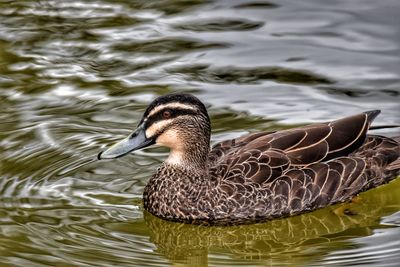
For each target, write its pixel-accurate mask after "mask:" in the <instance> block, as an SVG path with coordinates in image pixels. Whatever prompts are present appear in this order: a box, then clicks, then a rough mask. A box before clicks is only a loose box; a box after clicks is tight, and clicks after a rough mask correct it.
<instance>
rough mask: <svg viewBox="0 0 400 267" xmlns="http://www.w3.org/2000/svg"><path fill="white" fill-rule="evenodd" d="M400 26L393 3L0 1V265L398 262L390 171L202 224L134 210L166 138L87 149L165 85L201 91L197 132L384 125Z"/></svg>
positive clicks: (397, 100)
mask: <svg viewBox="0 0 400 267" xmlns="http://www.w3.org/2000/svg"><path fill="white" fill-rule="evenodd" d="M399 25H400V1H398V0H381V1H374V0H334V1H317V0H302V1H289V0H287V1H284V0H279V1H278V0H277V1H261V0H260V1H258V0H257V1H256V0H255V1H236V0H235V1H231V0H229V1H228V0H226V1H200V0H182V1H173V0H169V1H147V0H140V1H131V0H118V1H107V0H97V1H86V0H85V1H83V0H71V1H61V0H59V1H57V0H54V1H51V0H48V1H32V0H21V1H5V0H1V1H0V105H1V109H0V195H1V198H0V266H24V267H26V266H63V267H64V266H169V265H174V266H207V265H209V266H238V265H246V266H348V265H359V266H398V263H399V262H400V179H397V180H396V181H394V182H392V183H390V184H388V185H385V186H382V187H380V188H378V189H374V190H371V191H369V192H367V193H364V194H362V195H361V196H360V198H359V200H358V201H357V202H356V203H351V204H346V205H344V206H334V207H329V208H325V209H321V210H318V211H316V212H312V213H308V214H304V215H301V216H296V217H292V218H288V219H281V220H275V221H271V222H267V223H263V224H256V225H247V226H235V227H202V226H192V225H183V224H178V223H171V222H166V221H163V220H160V219H157V218H155V217H153V216H151V215H149V214H148V213H146V212H144V211H143V208H142V200H141V196H142V191H143V187H144V186H145V184H146V181H147V180H148V179H149V177H150V176H151V174H152V172H153V171H154V170H155V168H156V167H157V166H158V165H159V164H160V162H162V161H163V159H164V158H165V156H166V155H167V151H166V150H165V149H162V148H149V149H146V150H143V151H139V152H137V153H134V154H132V155H129V156H127V157H124V158H121V159H118V160H113V161H97V160H96V159H95V157H96V155H97V153H98V152H99V151H100V150H102V149H104V147H105V146H107V145H109V144H111V143H113V142H115V141H116V140H119V139H121V138H122V137H124V136H125V135H126V134H128V133H129V132H130V131H131V130H132V129H133V128H134V126H135V125H136V124H137V122H138V121H139V120H140V118H141V115H142V112H143V111H144V109H145V108H146V106H147V105H148V103H149V102H150V101H151V100H152V99H154V98H155V97H157V96H159V95H163V94H165V93H169V92H173V91H185V92H190V93H193V94H195V95H196V96H198V97H199V98H200V99H201V100H202V101H204V103H206V105H207V107H208V109H209V113H210V116H211V119H212V126H213V137H212V142H217V141H219V140H223V139H227V138H232V137H236V136H240V135H242V134H245V133H249V132H255V131H260V130H275V129H285V128H289V127H293V126H296V125H302V124H306V123H310V122H316V121H325V120H332V119H335V118H339V117H342V116H346V115H350V114H354V113H358V112H361V111H366V110H371V109H381V110H382V114H381V115H380V116H379V117H378V119H377V120H376V124H378V125H379V124H380V125H383V124H400V116H399V114H400V27H399ZM376 133H379V134H387V135H399V134H400V131H399V129H387V130H384V131H382V130H380V131H376ZM338 209H339V210H338ZM340 209H342V212H341V211H340ZM344 209H346V210H347V212H344V213H345V214H347V215H345V214H343V210H344Z"/></svg>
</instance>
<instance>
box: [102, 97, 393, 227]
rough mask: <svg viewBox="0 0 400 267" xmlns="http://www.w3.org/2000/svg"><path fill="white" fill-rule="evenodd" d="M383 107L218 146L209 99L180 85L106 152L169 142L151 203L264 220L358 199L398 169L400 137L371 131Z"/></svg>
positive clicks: (204, 218) (175, 216)
mask: <svg viewBox="0 0 400 267" xmlns="http://www.w3.org/2000/svg"><path fill="white" fill-rule="evenodd" d="M379 113H380V111H379V110H373V111H368V112H364V113H360V114H357V115H353V116H350V117H346V118H342V119H338V120H335V121H331V122H326V123H316V124H311V125H307V126H302V127H298V128H293V129H288V130H282V131H275V132H259V133H252V134H248V135H245V136H242V137H239V138H234V139H230V140H226V141H223V142H219V143H217V144H215V145H214V146H213V147H212V148H210V135H211V126H210V119H209V116H208V113H207V110H206V107H205V106H204V104H203V103H202V102H201V101H200V100H199V99H198V98H196V97H195V96H193V95H190V94H182V93H175V94H169V95H165V96H161V97H158V98H157V99H155V100H154V101H153V102H152V103H151V104H150V105H149V106H148V108H147V109H146V111H145V112H144V115H143V117H142V119H141V121H140V122H139V124H138V127H137V129H136V130H135V131H134V132H133V133H132V134H131V135H129V136H128V137H127V138H125V139H123V140H122V141H120V142H118V143H117V144H115V145H113V146H111V147H110V148H108V149H107V150H105V151H103V152H100V154H99V155H98V159H112V158H117V157H121V156H124V155H126V154H128V153H130V152H131V151H134V150H137V149H141V148H144V147H147V146H150V145H153V144H158V145H161V146H165V147H168V148H170V153H169V156H168V158H167V159H166V160H165V161H164V162H163V163H162V164H161V166H160V167H158V169H157V170H156V172H155V174H154V175H153V176H152V177H151V178H150V180H149V182H148V184H147V185H146V187H145V189H144V193H143V205H144V208H145V209H146V210H148V211H149V212H150V213H152V214H154V215H155V216H157V217H160V218H163V219H166V220H172V221H180V222H185V223H195V224H208V225H233V224H244V223H255V222H262V221H266V220H270V219H274V218H280V217H285V216H291V215H297V214H300V213H303V212H308V211H312V210H315V209H318V208H322V207H325V206H328V205H331V204H335V203H339V202H345V201H349V200H351V199H352V197H354V196H356V195H357V194H359V193H360V192H363V191H365V190H368V189H371V188H374V187H377V186H379V185H381V184H384V183H387V182H389V181H390V180H392V179H394V178H395V177H396V176H397V175H399V174H400V136H399V137H396V138H388V137H384V136H378V135H367V131H368V129H369V127H370V125H371V123H372V121H373V120H374V119H375V117H376V116H377V115H378V114H379Z"/></svg>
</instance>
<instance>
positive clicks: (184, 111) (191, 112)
mask: <svg viewBox="0 0 400 267" xmlns="http://www.w3.org/2000/svg"><path fill="white" fill-rule="evenodd" d="M164 111H169V112H170V113H171V117H170V118H169V119H173V118H176V117H179V116H183V115H196V114H198V112H197V111H195V110H193V109H181V108H174V109H171V108H168V107H166V108H163V109H161V110H159V111H158V112H157V113H155V114H153V115H151V116H150V117H148V118H147V121H146V128H148V127H150V126H151V125H153V124H154V123H156V122H158V121H161V120H164V118H163V113H164Z"/></svg>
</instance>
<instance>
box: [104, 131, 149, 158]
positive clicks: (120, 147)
mask: <svg viewBox="0 0 400 267" xmlns="http://www.w3.org/2000/svg"><path fill="white" fill-rule="evenodd" d="M152 144H154V140H153V139H151V138H147V137H146V133H145V130H144V126H143V124H141V125H140V126H139V127H138V128H137V129H136V131H134V132H133V133H132V134H130V135H129V136H128V137H126V138H125V139H123V140H121V141H119V142H118V143H116V144H114V145H113V146H111V147H110V148H109V149H107V150H105V151H102V152H100V153H99V155H98V156H97V158H98V159H115V158H119V157H122V156H125V155H126V154H128V153H130V152H132V151H134V150H138V149H141V148H144V147H147V146H150V145H152Z"/></svg>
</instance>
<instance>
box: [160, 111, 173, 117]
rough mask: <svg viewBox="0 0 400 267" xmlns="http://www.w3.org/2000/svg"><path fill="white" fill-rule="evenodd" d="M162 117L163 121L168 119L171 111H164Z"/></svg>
mask: <svg viewBox="0 0 400 267" xmlns="http://www.w3.org/2000/svg"><path fill="white" fill-rule="evenodd" d="M162 116H163V118H164V119H169V118H171V111H169V110H165V111H164V112H163V114H162Z"/></svg>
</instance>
